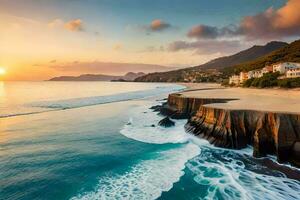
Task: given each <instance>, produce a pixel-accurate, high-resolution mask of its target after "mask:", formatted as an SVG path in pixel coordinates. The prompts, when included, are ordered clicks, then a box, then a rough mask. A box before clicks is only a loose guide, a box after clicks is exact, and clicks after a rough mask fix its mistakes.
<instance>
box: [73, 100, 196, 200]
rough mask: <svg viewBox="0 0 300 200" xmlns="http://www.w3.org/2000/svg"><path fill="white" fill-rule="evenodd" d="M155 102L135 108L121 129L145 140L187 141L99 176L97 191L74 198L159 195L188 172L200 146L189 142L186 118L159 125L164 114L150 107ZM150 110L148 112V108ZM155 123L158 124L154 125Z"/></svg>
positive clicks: (91, 198) (145, 197) (130, 136)
mask: <svg viewBox="0 0 300 200" xmlns="http://www.w3.org/2000/svg"><path fill="white" fill-rule="evenodd" d="M150 106H151V104H146V105H144V106H140V107H137V108H136V109H133V110H132V111H131V116H132V117H131V119H130V120H129V122H128V124H127V125H125V126H124V128H123V129H122V130H121V133H122V134H123V135H124V136H126V137H128V138H132V139H134V140H138V141H142V142H145V143H155V144H165V143H184V144H182V145H180V146H176V147H174V148H171V149H168V150H162V151H159V152H156V153H155V154H156V155H154V156H151V158H150V159H146V160H142V161H140V162H139V163H138V164H136V165H134V166H132V167H131V168H130V169H129V170H128V171H127V172H125V173H123V174H109V175H107V176H106V177H102V178H101V179H100V180H99V184H98V186H97V187H96V189H95V191H92V192H88V193H84V194H81V195H78V196H76V197H74V198H72V200H78V199H83V200H86V199H88V200H94V199H95V200H96V199H122V200H123V199H130V200H131V199H137V200H141V199H156V198H158V197H159V196H160V195H161V193H162V192H163V191H168V190H170V189H171V188H172V186H173V184H174V183H175V182H177V181H179V179H180V177H181V176H182V175H183V174H184V172H183V169H184V168H185V164H186V162H188V160H190V159H191V158H193V157H195V156H197V155H199V153H200V148H199V146H197V145H195V144H193V143H190V142H187V141H188V135H187V134H186V133H185V131H184V127H183V126H184V123H185V122H186V120H176V126H175V127H172V128H162V127H158V126H156V125H157V123H158V121H159V120H160V119H161V118H162V117H161V116H158V115H157V114H156V113H154V112H152V110H149V109H148V108H149V107H150ZM145 111H147V112H145ZM152 124H155V127H152V126H151V125H152Z"/></svg>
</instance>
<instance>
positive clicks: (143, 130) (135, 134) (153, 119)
mask: <svg viewBox="0 0 300 200" xmlns="http://www.w3.org/2000/svg"><path fill="white" fill-rule="evenodd" d="M151 105H152V104H147V105H145V106H140V107H137V108H135V109H133V110H132V111H131V118H130V120H129V122H128V124H126V125H125V126H124V128H123V129H122V130H121V131H120V132H121V134H122V135H124V136H126V137H128V138H131V139H134V140H138V141H141V142H145V143H154V144H165V143H185V142H187V141H188V140H189V135H188V134H186V133H185V130H184V124H185V123H186V120H175V126H174V127H171V128H164V127H160V126H158V125H157V124H158V122H159V121H160V120H161V119H162V117H161V116H158V115H157V114H156V113H154V112H153V111H152V110H150V109H149V107H151ZM145 111H146V112H145Z"/></svg>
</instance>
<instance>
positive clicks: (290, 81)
mask: <svg viewBox="0 0 300 200" xmlns="http://www.w3.org/2000/svg"><path fill="white" fill-rule="evenodd" d="M279 76H280V74H279V72H276V73H268V74H264V75H263V77H260V78H251V79H248V80H247V81H245V82H244V84H243V87H257V88H269V87H281V88H296V87H300V78H285V79H278V77H279Z"/></svg>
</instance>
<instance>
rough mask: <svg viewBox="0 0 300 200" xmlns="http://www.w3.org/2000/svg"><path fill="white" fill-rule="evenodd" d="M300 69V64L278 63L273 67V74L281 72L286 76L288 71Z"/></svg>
mask: <svg viewBox="0 0 300 200" xmlns="http://www.w3.org/2000/svg"><path fill="white" fill-rule="evenodd" d="M297 68H300V63H292V62H285V63H278V64H275V65H273V72H274V73H275V72H279V73H280V74H285V73H286V72H287V71H288V70H293V69H297Z"/></svg>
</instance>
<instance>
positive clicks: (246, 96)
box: [180, 84, 300, 113]
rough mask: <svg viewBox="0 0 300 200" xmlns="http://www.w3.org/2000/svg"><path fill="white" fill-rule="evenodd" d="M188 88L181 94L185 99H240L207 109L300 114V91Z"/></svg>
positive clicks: (198, 86) (208, 86) (196, 86)
mask: <svg viewBox="0 0 300 200" xmlns="http://www.w3.org/2000/svg"><path fill="white" fill-rule="evenodd" d="M186 86H188V90H187V91H185V92H181V93H180V94H181V95H183V96H185V97H196V98H197V97H198V98H220V99H225V98H226V99H231V98H232V99H239V100H233V101H229V102H227V103H217V104H209V105H206V106H207V107H214V108H222V109H230V110H257V111H269V112H284V113H300V89H293V90H283V89H249V88H223V87H220V86H218V85H214V84H210V85H206V84H190V85H186ZM189 90H190V91H189Z"/></svg>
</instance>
